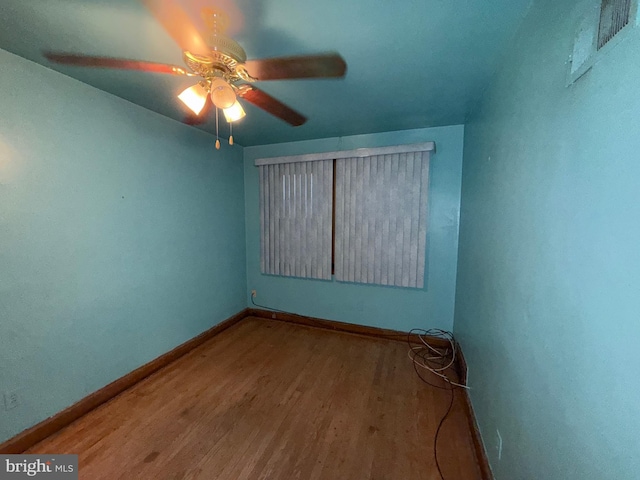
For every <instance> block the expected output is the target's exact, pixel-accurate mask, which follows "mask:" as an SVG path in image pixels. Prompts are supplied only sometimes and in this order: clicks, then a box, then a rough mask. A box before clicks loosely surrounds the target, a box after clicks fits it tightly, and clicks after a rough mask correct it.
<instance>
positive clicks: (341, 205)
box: [256, 142, 435, 288]
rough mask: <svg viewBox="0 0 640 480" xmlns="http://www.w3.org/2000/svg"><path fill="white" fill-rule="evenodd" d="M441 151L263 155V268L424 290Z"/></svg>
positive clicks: (408, 148) (407, 148)
mask: <svg viewBox="0 0 640 480" xmlns="http://www.w3.org/2000/svg"><path fill="white" fill-rule="evenodd" d="M434 149H435V145H434V143H433V142H428V143H422V144H416V145H404V146H398V147H384V148H377V149H358V150H353V151H348V152H332V153H324V154H311V155H301V156H294V157H277V158H270V159H260V160H256V165H257V166H259V168H260V225H261V253H260V255H261V257H260V264H261V270H262V273H265V274H273V275H284V276H296V277H305V278H319V279H325V280H329V279H331V275H332V273H334V274H335V278H336V280H338V281H343V282H357V283H370V284H377V285H393V286H399V287H413V288H423V287H424V272H425V261H426V258H425V257H426V232H427V187H428V183H429V156H430V152H432V151H433V150H434ZM332 260H333V261H332ZM332 267H333V268H332Z"/></svg>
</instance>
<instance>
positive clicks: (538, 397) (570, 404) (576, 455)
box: [455, 0, 640, 480]
mask: <svg viewBox="0 0 640 480" xmlns="http://www.w3.org/2000/svg"><path fill="white" fill-rule="evenodd" d="M587 3H588V2H575V1H572V2H557V1H552V0H538V1H535V2H534V4H533V6H532V8H531V10H530V12H529V14H528V16H527V18H526V19H525V21H524V24H523V26H522V29H521V31H520V33H519V35H518V37H517V38H516V39H515V41H514V42H513V43H512V46H511V51H510V52H509V54H508V55H507V56H506V59H505V62H504V64H503V65H502V68H501V69H500V70H499V72H498V73H497V75H496V77H495V79H494V81H493V83H492V86H491V88H490V89H489V91H488V92H487V93H486V95H485V98H484V101H483V103H482V105H481V107H480V108H479V109H478V110H477V112H476V113H475V115H474V116H473V117H472V118H471V120H470V121H469V123H468V124H467V125H466V126H465V146H464V167H463V172H464V173H463V189H462V190H463V193H462V208H461V228H460V252H459V262H458V265H459V269H458V285H457V299H456V318H455V332H456V334H457V336H458V338H459V339H460V340H461V342H462V346H463V348H464V351H465V353H466V355H467V360H468V363H469V366H470V382H471V386H472V387H473V389H472V390H471V396H472V399H473V404H474V407H475V410H476V413H477V416H478V419H479V422H480V426H481V429H482V433H483V437H484V441H485V444H486V446H487V450H488V453H489V457H490V459H491V464H492V466H493V469H494V471H495V473H496V477H497V478H498V479H499V480H518V479H545V480H589V479H593V480H596V479H597V480H605V479H611V480H613V479H615V480H623V479H629V480H631V479H636V478H638V472H640V455H639V454H638V452H640V435H638V432H639V431H640V409H639V408H638V399H640V348H638V339H640V322H639V321H638V312H639V311H640V294H639V293H640V249H639V248H638V247H639V245H640V188H638V179H640V162H639V161H638V152H639V151H640V135H639V134H638V132H639V131H640V116H639V115H638V112H640V82H639V81H638V79H639V78H640V32H639V31H637V30H638V29H637V28H636V31H634V32H633V34H632V35H631V36H629V37H628V38H627V39H626V41H624V42H622V43H621V44H619V45H617V46H616V47H615V48H614V49H613V50H612V51H611V52H610V53H609V55H607V56H606V58H604V59H603V60H602V61H601V62H600V63H598V64H597V65H595V67H594V68H593V69H592V70H591V71H590V72H589V73H587V74H586V75H585V76H584V77H582V78H581V79H580V80H579V81H578V82H576V83H575V84H574V85H573V86H571V87H566V69H567V65H566V61H567V59H568V55H569V53H570V52H571V49H572V39H573V35H574V30H575V28H576V26H577V23H578V18H579V14H578V12H580V10H581V9H582V8H584V7H586V5H587ZM596 3H597V2H596ZM496 429H499V430H500V432H501V434H502V438H503V441H504V450H503V454H502V460H498V458H497V451H496V449H495V445H496Z"/></svg>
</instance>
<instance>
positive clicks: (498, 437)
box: [496, 429, 502, 460]
mask: <svg viewBox="0 0 640 480" xmlns="http://www.w3.org/2000/svg"><path fill="white" fill-rule="evenodd" d="M496 450H497V451H498V460H502V435H500V430H497V429H496Z"/></svg>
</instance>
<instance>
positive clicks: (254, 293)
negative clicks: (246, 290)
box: [251, 290, 258, 298]
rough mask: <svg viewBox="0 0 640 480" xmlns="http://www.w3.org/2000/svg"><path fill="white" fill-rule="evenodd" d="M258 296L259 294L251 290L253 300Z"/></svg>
mask: <svg viewBox="0 0 640 480" xmlns="http://www.w3.org/2000/svg"><path fill="white" fill-rule="evenodd" d="M257 296H258V294H257V293H256V291H255V290H251V298H256V297H257Z"/></svg>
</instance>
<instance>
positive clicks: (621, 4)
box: [598, 0, 631, 50]
mask: <svg viewBox="0 0 640 480" xmlns="http://www.w3.org/2000/svg"><path fill="white" fill-rule="evenodd" d="M630 16H631V0H602V5H601V7H600V25H599V27H598V50H600V49H601V48H602V47H604V46H605V45H606V44H607V42H608V41H609V40H611V39H612V38H613V37H614V36H615V35H616V34H617V33H618V32H619V31H620V30H622V29H623V28H624V27H625V26H627V25H628V24H629V19H630Z"/></svg>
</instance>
